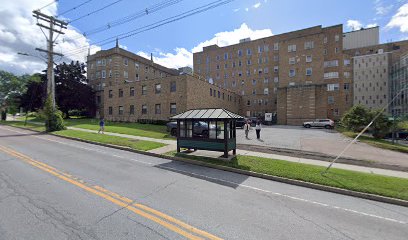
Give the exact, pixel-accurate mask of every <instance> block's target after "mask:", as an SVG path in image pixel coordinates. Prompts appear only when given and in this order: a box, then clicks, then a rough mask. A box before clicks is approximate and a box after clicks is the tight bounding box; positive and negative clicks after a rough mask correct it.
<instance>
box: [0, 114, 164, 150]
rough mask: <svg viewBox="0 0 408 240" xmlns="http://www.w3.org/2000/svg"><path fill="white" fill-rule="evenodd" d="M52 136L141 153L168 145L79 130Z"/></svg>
mask: <svg viewBox="0 0 408 240" xmlns="http://www.w3.org/2000/svg"><path fill="white" fill-rule="evenodd" d="M1 124H4V125H10V126H16V127H24V128H28V129H32V130H34V131H40V132H43V131H45V127H44V126H42V125H36V124H32V123H27V125H24V122H20V121H7V122H1ZM51 134H54V135H58V136H65V137H73V138H79V139H82V140H88V141H93V142H98V143H105V144H112V145H117V146H124V147H129V148H132V149H135V150H140V151H149V150H152V149H156V148H160V147H164V146H166V144H163V143H158V142H152V141H144V140H134V139H129V138H124V137H117V136H110V135H105V134H97V133H89V132H83V131H78V130H62V131H57V132H53V133H51Z"/></svg>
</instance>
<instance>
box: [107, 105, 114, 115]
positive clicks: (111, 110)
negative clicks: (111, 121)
mask: <svg viewBox="0 0 408 240" xmlns="http://www.w3.org/2000/svg"><path fill="white" fill-rule="evenodd" d="M112 112H113V109H112V107H109V113H108V114H109V115H112Z"/></svg>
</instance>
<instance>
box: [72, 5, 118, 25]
mask: <svg viewBox="0 0 408 240" xmlns="http://www.w3.org/2000/svg"><path fill="white" fill-rule="evenodd" d="M122 1H123V0H116V1H114V2H112V3H109V4H108V5H106V6H103V7H101V8H98V9H96V10H94V11H92V12H89V13H87V14H85V15H82V16H80V17H77V18H75V19H73V20H71V21H68V23H73V22H76V21H78V20H81V19H83V18H85V17H88V16H91V15H93V14H95V13H97V12H100V11H102V10H104V9H106V8H108V7H111V6H113V5H115V4H117V3H119V2H122Z"/></svg>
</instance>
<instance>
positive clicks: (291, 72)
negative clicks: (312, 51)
mask: <svg viewBox="0 0 408 240" xmlns="http://www.w3.org/2000/svg"><path fill="white" fill-rule="evenodd" d="M294 76H296V70H295V69H290V70H289V77H294Z"/></svg>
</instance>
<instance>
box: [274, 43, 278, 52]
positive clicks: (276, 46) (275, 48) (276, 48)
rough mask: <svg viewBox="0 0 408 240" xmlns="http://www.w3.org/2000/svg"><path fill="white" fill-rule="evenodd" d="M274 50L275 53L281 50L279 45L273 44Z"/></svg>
mask: <svg viewBox="0 0 408 240" xmlns="http://www.w3.org/2000/svg"><path fill="white" fill-rule="evenodd" d="M273 50H275V51H278V50H279V43H274V44H273Z"/></svg>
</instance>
